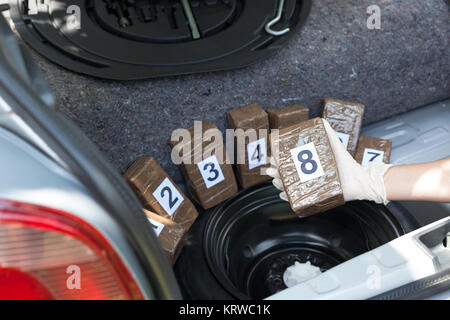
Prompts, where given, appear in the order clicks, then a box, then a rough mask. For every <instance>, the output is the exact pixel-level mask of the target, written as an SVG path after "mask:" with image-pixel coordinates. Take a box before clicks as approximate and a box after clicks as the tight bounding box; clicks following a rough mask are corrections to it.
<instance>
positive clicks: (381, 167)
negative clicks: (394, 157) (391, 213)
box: [266, 119, 392, 204]
mask: <svg viewBox="0 0 450 320" xmlns="http://www.w3.org/2000/svg"><path fill="white" fill-rule="evenodd" d="M322 120H323V123H324V125H325V129H326V131H327V134H328V138H329V140H330V144H331V149H332V150H333V153H334V158H335V160H336V164H337V167H338V171H339V179H340V180H341V186H342V191H343V193H344V200H345V201H352V200H372V201H375V202H376V203H384V204H387V203H388V202H389V201H388V200H387V199H386V188H385V185H384V179H383V177H384V174H385V173H386V171H387V170H388V169H389V168H390V167H391V166H392V165H391V164H385V163H374V162H371V163H369V164H368V165H366V166H364V167H362V166H361V165H360V164H359V163H357V162H356V161H355V159H353V157H352V156H351V155H350V153H348V151H347V150H346V149H345V147H344V145H343V144H342V143H341V141H340V140H339V138H338V136H337V135H336V132H335V131H334V130H333V129H332V128H331V126H330V124H329V123H328V121H327V120H325V119H322ZM270 164H271V167H270V168H268V169H267V170H266V174H267V175H269V176H271V177H272V178H273V180H272V183H273V185H274V186H275V187H276V188H277V189H279V190H280V191H282V192H281V193H280V198H281V199H283V200H286V201H287V196H286V193H285V192H284V187H283V183H282V182H281V179H280V175H279V173H278V165H277V163H276V160H275V158H274V157H273V156H272V157H271V158H270Z"/></svg>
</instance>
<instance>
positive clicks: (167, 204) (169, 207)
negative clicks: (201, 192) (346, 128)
mask: <svg viewBox="0 0 450 320" xmlns="http://www.w3.org/2000/svg"><path fill="white" fill-rule="evenodd" d="M153 196H154V197H155V199H156V200H157V201H158V202H159V204H160V205H161V206H162V207H163V209H164V211H166V212H167V214H168V215H169V216H172V215H173V213H174V212H175V211H176V210H177V209H178V207H179V206H180V204H181V203H182V202H183V200H184V198H183V196H182V195H181V194H180V193H179V192H178V190H177V188H175V186H174V185H173V183H172V182H171V181H170V180H169V178H165V179H164V180H163V182H162V183H161V184H160V185H159V187H158V188H156V190H155V191H154V192H153Z"/></svg>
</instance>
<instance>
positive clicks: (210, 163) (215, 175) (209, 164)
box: [197, 155, 225, 189]
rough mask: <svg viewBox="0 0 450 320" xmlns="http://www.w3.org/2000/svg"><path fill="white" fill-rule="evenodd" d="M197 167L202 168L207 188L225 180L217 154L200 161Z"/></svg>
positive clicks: (201, 171)
mask: <svg viewBox="0 0 450 320" xmlns="http://www.w3.org/2000/svg"><path fill="white" fill-rule="evenodd" d="M197 167H198V169H199V170H200V173H201V175H202V178H203V181H204V182H205V185H206V189H209V188H211V187H214V186H215V185H216V184H218V183H219V182H222V181H223V180H225V177H224V176H223V173H222V170H221V169H220V165H219V162H218V161H217V157H216V156H215V155H212V156H211V157H209V158H207V159H205V160H203V161H201V162H199V163H198V164H197Z"/></svg>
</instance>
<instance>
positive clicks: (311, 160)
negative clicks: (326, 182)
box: [291, 142, 325, 182]
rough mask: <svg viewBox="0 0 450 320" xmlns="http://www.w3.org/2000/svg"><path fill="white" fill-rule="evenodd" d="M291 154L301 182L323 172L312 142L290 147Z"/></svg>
mask: <svg viewBox="0 0 450 320" xmlns="http://www.w3.org/2000/svg"><path fill="white" fill-rule="evenodd" d="M291 155H292V160H293V161H294V164H295V168H296V169H297V173H298V176H299V178H300V181H301V182H306V181H309V180H311V179H315V178H318V177H321V176H323V175H324V174H325V173H324V172H323V168H322V165H321V163H320V160H319V156H318V154H317V150H316V147H315V146H314V143H313V142H310V143H308V144H305V145H303V146H299V147H297V148H294V149H291Z"/></svg>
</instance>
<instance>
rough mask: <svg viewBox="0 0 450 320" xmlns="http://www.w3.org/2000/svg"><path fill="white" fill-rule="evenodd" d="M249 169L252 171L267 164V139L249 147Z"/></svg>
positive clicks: (252, 143)
mask: <svg viewBox="0 0 450 320" xmlns="http://www.w3.org/2000/svg"><path fill="white" fill-rule="evenodd" d="M247 154H248V169H249V170H252V169H254V168H257V167H259V166H262V165H264V164H266V163H267V144H266V138H262V139H259V140H256V141H253V142H250V143H249V144H248V145H247Z"/></svg>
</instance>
